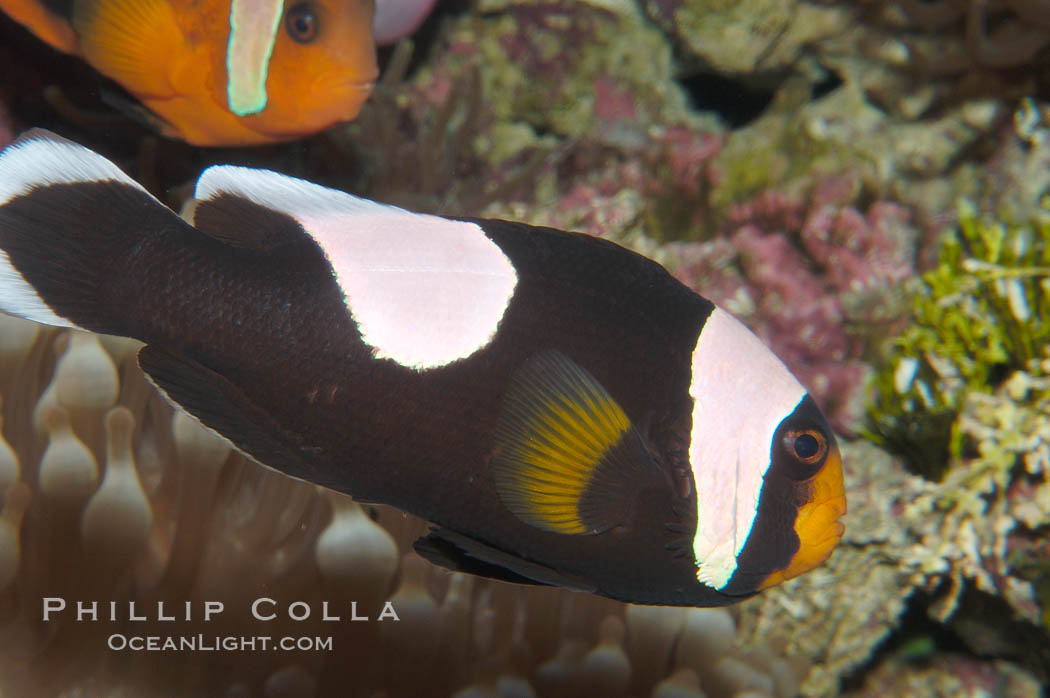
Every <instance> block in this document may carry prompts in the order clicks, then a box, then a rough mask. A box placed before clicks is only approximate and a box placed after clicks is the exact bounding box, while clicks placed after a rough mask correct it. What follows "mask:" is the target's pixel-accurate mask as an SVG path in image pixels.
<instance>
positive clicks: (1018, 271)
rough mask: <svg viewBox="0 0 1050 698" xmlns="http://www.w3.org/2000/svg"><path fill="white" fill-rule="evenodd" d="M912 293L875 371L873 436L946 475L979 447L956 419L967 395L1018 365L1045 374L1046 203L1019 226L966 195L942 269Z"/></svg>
mask: <svg viewBox="0 0 1050 698" xmlns="http://www.w3.org/2000/svg"><path fill="white" fill-rule="evenodd" d="M911 292H912V299H913V300H912V311H913V315H914V323H913V324H912V325H911V326H909V327H908V328H907V329H905V330H904V332H902V333H901V334H900V335H899V336H897V337H895V338H894V339H893V340H891V344H890V349H889V351H890V355H891V357H892V358H891V359H890V360H889V361H887V362H885V364H884V366H883V367H882V369H881V370H880V371H879V372H878V373H877V375H876V378H875V391H874V395H873V397H872V400H871V404H870V405H869V410H868V412H869V419H870V429H869V430H868V435H869V436H870V437H871V438H872V439H873V440H875V441H876V443H879V444H881V445H882V446H883V447H885V448H886V449H887V450H889V451H890V452H892V453H895V454H897V455H900V456H901V457H903V458H904V460H905V462H906V463H907V464H908V465H909V467H910V468H911V469H912V470H913V472H917V473H920V474H922V475H924V476H926V477H928V478H930V479H934V480H940V479H941V478H942V477H943V476H944V473H945V472H946V469H947V468H948V464H949V462H950V460H951V459H953V458H954V459H958V458H960V457H962V456H963V455H966V454H968V453H970V452H971V451H972V449H973V447H974V444H973V443H972V439H970V438H967V434H966V433H965V431H964V430H962V429H960V425H959V421H958V416H959V414H960V412H961V411H962V409H963V407H964V404H965V402H966V400H967V399H968V396H970V395H971V394H975V393H978V394H982V393H983V394H990V393H992V392H994V391H995V389H996V388H998V387H999V386H1001V385H1002V384H1003V383H1004V382H1005V381H1006V380H1007V379H1008V378H1009V377H1010V376H1011V375H1012V374H1014V372H1016V371H1022V370H1030V371H1032V372H1033V375H1041V374H1042V372H1043V368H1042V365H1041V361H1042V360H1043V359H1045V358H1047V357H1048V356H1050V353H1048V351H1050V350H1048V347H1050V319H1048V315H1050V200H1044V202H1043V204H1042V206H1041V208H1040V209H1039V210H1038V211H1037V212H1036V213H1035V214H1034V215H1033V216H1032V218H1031V219H1030V220H1028V221H1025V222H1022V223H1009V222H1004V221H998V220H994V219H992V218H989V217H985V216H981V215H979V214H978V213H977V211H976V210H975V209H974V207H973V206H972V205H971V204H969V203H968V202H965V201H964V202H963V203H961V204H960V206H959V222H958V225H957V226H956V228H955V230H954V232H953V234H950V235H948V236H946V237H945V239H944V241H943V244H942V248H941V253H940V259H939V262H938V264H937V266H936V267H935V268H933V269H931V270H930V271H928V272H927V273H925V274H923V276H922V277H921V279H919V280H917V281H916V282H915V284H914V285H913V287H912V288H911Z"/></svg>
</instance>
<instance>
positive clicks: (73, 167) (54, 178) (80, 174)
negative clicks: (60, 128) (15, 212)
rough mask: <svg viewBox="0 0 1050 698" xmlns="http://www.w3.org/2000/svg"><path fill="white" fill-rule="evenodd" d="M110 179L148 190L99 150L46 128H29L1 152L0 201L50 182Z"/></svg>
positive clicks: (8, 199)
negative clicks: (91, 149)
mask: <svg viewBox="0 0 1050 698" xmlns="http://www.w3.org/2000/svg"><path fill="white" fill-rule="evenodd" d="M107 180H113V181H117V182H122V183H124V184H129V185H131V186H133V187H135V188H136V189H139V190H140V191H146V190H145V189H143V188H142V185H141V184H139V183H138V182H136V181H135V180H133V179H132V178H131V177H129V176H127V175H126V174H124V172H123V171H121V169H120V168H119V167H117V166H116V165H114V164H113V163H112V162H110V161H109V160H107V159H106V158H104V157H102V156H101V155H99V154H98V153H95V152H93V151H90V150H88V149H87V148H85V147H84V146H81V145H77V144H76V143H73V142H72V141H67V140H66V139H64V138H60V137H59V136H56V135H55V134H53V133H49V132H48V131H44V130H43V129H36V130H33V131H29V132H28V133H27V134H26V135H23V136H22V137H21V138H19V139H18V140H17V141H15V142H14V143H12V144H11V145H9V146H7V147H6V148H4V150H3V152H0V205H3V204H6V203H7V202H8V201H10V200H11V199H13V198H15V197H17V196H22V195H24V194H28V193H29V192H31V191H32V190H34V189H37V188H39V187H46V186H48V185H50V184H72V183H77V182H104V181H107Z"/></svg>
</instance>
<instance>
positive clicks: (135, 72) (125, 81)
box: [73, 0, 188, 98]
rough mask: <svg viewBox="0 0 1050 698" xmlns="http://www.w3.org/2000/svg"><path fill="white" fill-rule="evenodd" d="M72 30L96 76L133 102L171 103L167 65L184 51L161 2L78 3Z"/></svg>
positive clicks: (171, 14) (171, 17)
mask: <svg viewBox="0 0 1050 698" xmlns="http://www.w3.org/2000/svg"><path fill="white" fill-rule="evenodd" d="M73 28H74V29H75V30H76V33H77V36H78V37H79V39H80V51H81V53H82V54H83V56H84V58H85V59H87V61H88V62H89V63H91V64H92V65H93V66H95V68H96V69H98V71H99V72H100V73H102V74H104V75H106V76H108V77H110V78H112V79H114V80H116V81H117V82H119V83H120V84H122V85H123V86H124V87H126V88H127V89H128V91H130V92H131V93H133V94H135V95H136V96H150V97H154V98H165V97H171V96H173V95H174V94H176V89H175V88H174V87H173V85H172V84H171V82H170V80H169V77H168V76H169V74H170V72H169V71H170V69H171V65H172V64H178V63H180V62H181V56H180V52H183V51H186V50H188V49H187V47H186V46H185V42H184V40H183V34H182V29H181V27H180V26H179V24H178V21H177V18H176V16H175V12H174V10H173V9H172V7H171V5H170V4H169V3H168V2H165V1H164V0H77V1H76V2H75V3H74V7H73Z"/></svg>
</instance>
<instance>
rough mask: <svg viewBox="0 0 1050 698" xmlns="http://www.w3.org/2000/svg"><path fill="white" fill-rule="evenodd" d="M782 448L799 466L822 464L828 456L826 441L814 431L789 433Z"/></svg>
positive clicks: (825, 438)
mask: <svg viewBox="0 0 1050 698" xmlns="http://www.w3.org/2000/svg"><path fill="white" fill-rule="evenodd" d="M784 447H785V448H786V449H787V451H788V453H790V454H791V455H792V456H794V457H795V460H797V461H798V462H799V463H800V464H801V465H805V466H810V467H812V466H817V465H820V464H822V463H823V462H824V458H825V457H827V455H828V439H827V437H826V436H824V434H822V433H821V432H819V431H817V430H816V429H800V430H797V431H789V432H788V433H787V435H786V436H784Z"/></svg>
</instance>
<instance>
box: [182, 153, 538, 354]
mask: <svg viewBox="0 0 1050 698" xmlns="http://www.w3.org/2000/svg"><path fill="white" fill-rule="evenodd" d="M223 193H229V194H231V195H235V196H241V197H244V198H247V199H249V200H251V201H253V202H255V203H257V204H260V205H262V206H265V207H267V208H269V209H271V210H273V211H279V212H282V213H285V214H288V215H290V216H292V217H293V218H294V219H295V220H296V221H298V222H299V224H300V225H302V226H303V228H304V229H305V230H306V232H307V233H308V234H309V235H310V236H311V237H312V238H313V239H314V240H315V241H316V242H317V244H318V246H319V247H320V248H321V250H322V251H323V252H324V254H325V256H326V257H327V258H328V261H329V263H330V264H331V265H332V269H333V270H334V271H335V275H336V280H337V281H338V283H339V285H340V287H341V288H342V289H343V293H344V294H345V296H346V299H347V302H348V305H349V310H350V313H351V315H352V317H353V319H354V321H355V322H356V323H357V326H358V329H359V330H360V331H361V335H362V337H363V338H364V340H365V342H366V343H368V345H369V346H371V347H373V348H374V349H375V355H376V357H377V358H388V359H392V360H394V361H396V362H398V363H399V364H401V365H403V366H409V367H412V368H415V369H427V368H435V367H438V366H443V365H446V364H448V363H450V362H452V361H455V360H457V359H462V358H466V357H467V356H470V355H471V354H473V353H474V352H476V351H477V350H479V349H481V348H482V347H484V346H485V345H486V344H488V343H489V341H491V339H492V337H493V336H494V335H495V333H496V329H497V326H498V324H499V321H500V320H501V319H502V318H503V313H504V312H505V311H506V309H507V305H508V304H509V303H510V299H511V296H512V295H513V293H514V287H515V285H516V284H517V275H516V274H515V272H514V267H513V266H512V265H511V263H510V260H508V259H507V257H506V256H505V255H504V254H503V251H502V250H500V248H499V247H498V246H497V245H496V244H495V243H494V242H492V241H491V240H489V239H488V238H487V237H485V233H484V231H482V229H481V228H480V227H479V226H478V225H477V224H475V223H467V222H464V221H454V220H449V219H447V218H440V217H438V216H430V215H425V214H420V213H412V212H409V211H405V210H404V209H400V208H397V207H395V206H388V205H385V204H379V203H376V202H374V201H369V200H367V199H361V198H358V197H355V196H351V195H350V194H347V193H345V192H341V191H336V190H333V189H327V188H325V187H321V186H319V185H316V184H311V183H309V182H305V181H303V180H300V179H295V178H293V177H286V176H284V175H280V174H277V173H275V172H269V171H266V170H251V169H246V168H240V167H212V168H209V169H208V170H206V171H205V172H204V174H202V175H201V178H200V180H199V181H198V182H197V192H196V198H197V199H198V200H200V201H207V200H208V199H212V198H215V197H217V196H219V195H221V194H223Z"/></svg>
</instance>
